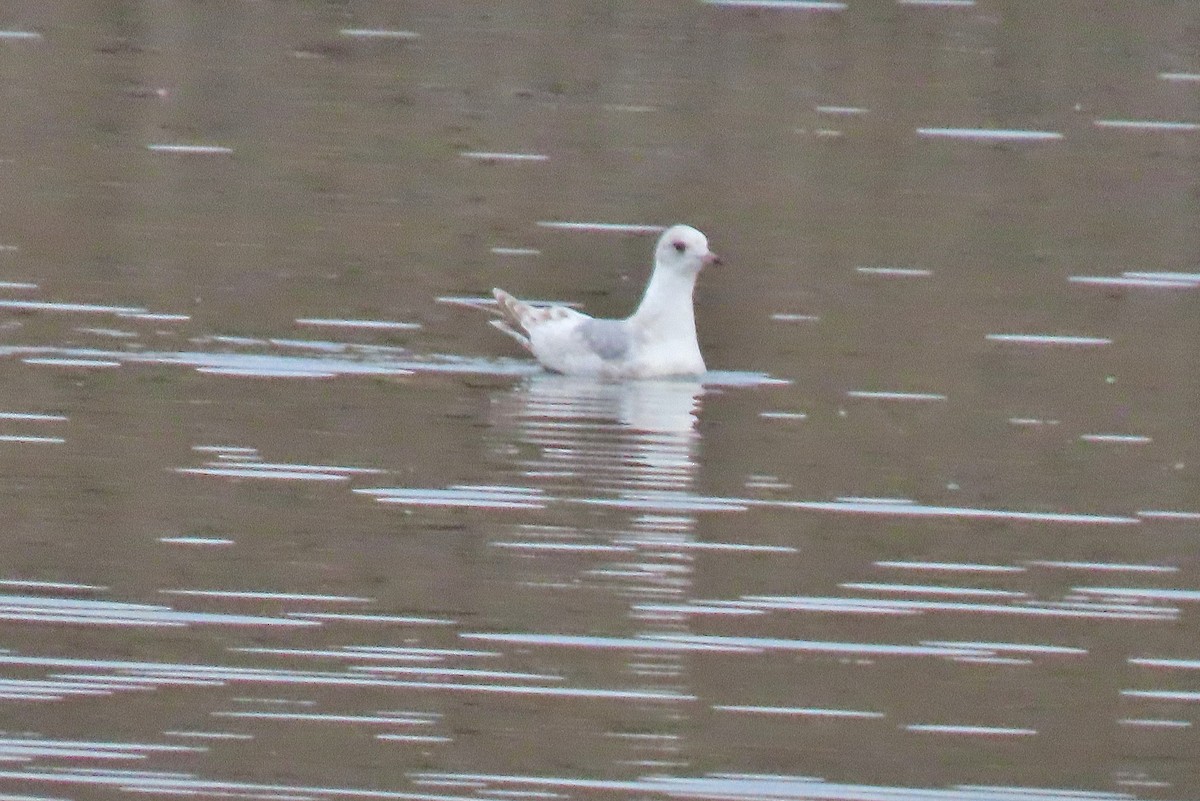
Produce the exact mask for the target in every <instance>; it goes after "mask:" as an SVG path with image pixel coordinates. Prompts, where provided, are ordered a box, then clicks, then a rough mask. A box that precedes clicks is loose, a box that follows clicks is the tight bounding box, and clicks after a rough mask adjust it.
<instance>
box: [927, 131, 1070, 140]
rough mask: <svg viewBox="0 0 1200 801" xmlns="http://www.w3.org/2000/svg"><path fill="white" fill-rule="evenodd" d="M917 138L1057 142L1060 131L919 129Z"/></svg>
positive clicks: (1059, 137) (1060, 136)
mask: <svg viewBox="0 0 1200 801" xmlns="http://www.w3.org/2000/svg"><path fill="white" fill-rule="evenodd" d="M917 136H923V137H933V138H942V139H975V140H980V141H988V142H1055V141H1058V140H1060V139H1062V138H1063V135H1062V134H1061V133H1059V132H1058V131H1024V130H1006V129H1002V128H918V129H917Z"/></svg>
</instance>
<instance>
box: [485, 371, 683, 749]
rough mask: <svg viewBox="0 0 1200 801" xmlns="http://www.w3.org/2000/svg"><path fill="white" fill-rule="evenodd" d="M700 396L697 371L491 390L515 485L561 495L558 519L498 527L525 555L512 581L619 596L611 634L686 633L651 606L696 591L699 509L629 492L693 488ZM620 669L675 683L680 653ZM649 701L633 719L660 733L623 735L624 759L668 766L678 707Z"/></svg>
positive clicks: (547, 378) (645, 682)
mask: <svg viewBox="0 0 1200 801" xmlns="http://www.w3.org/2000/svg"><path fill="white" fill-rule="evenodd" d="M703 395H704V387H703V385H702V384H701V383H700V382H699V381H694V380H663V381H630V382H624V383H614V382H603V381H597V380H595V379H588V378H580V377H568V376H559V375H550V374H546V375H538V376H533V377H531V378H530V379H528V380H527V381H525V382H523V383H521V384H519V385H517V386H515V387H512V388H511V389H508V390H506V391H504V392H502V393H497V395H495V396H494V397H493V400H492V408H491V423H492V434H493V449H494V452H495V453H497V454H498V455H500V456H501V457H502V458H504V459H505V460H506V461H509V462H510V464H512V466H513V467H514V468H516V469H517V470H519V471H520V473H521V482H522V483H524V484H528V485H532V486H533V487H536V488H538V489H540V490H543V491H545V493H546V494H547V495H549V496H553V497H555V498H557V499H559V500H561V501H566V503H564V504H561V505H560V506H559V508H560V509H561V510H562V512H561V513H560V515H559V516H557V517H556V518H552V519H550V520H545V519H543V520H541V521H539V522H538V523H536V524H531V523H525V524H517V525H516V526H514V527H513V528H512V529H509V530H508V531H507V532H506V535H507V536H508V537H511V538H512V540H511V541H510V543H509V544H510V545H511V546H517V547H519V548H520V549H521V550H518V551H516V552H518V553H521V552H524V553H528V554H530V556H529V557H528V558H527V559H526V560H524V561H523V562H522V567H523V568H524V569H523V570H521V571H520V573H519V574H518V575H519V576H520V578H518V582H520V583H522V584H524V585H525V586H527V587H529V588H531V590H533V591H538V589H539V588H541V590H542V591H546V590H550V591H553V592H556V593H557V592H562V591H564V590H568V591H570V592H571V593H572V595H573V596H574V597H576V598H578V597H579V595H577V593H584V592H595V593H599V594H600V598H608V599H610V600H616V601H617V603H618V604H623V605H627V606H626V608H627V610H628V611H627V613H626V615H625V616H624V622H623V623H622V622H621V621H619V620H610V621H609V622H608V623H607V628H608V629H609V630H611V631H612V632H613V633H618V634H628V635H632V636H637V635H650V634H663V633H670V634H679V633H688V632H689V627H688V625H687V621H686V620H685V619H682V618H681V617H678V616H671V615H663V614H661V613H658V612H655V611H651V610H653V609H654V608H655V605H656V604H661V603H662V602H663V601H685V600H687V599H689V598H690V597H691V595H692V585H693V581H694V576H693V560H694V551H693V550H692V547H691V546H692V545H693V544H694V543H695V541H696V525H697V517H696V515H695V514H694V513H693V512H692V511H691V510H686V509H678V510H676V509H671V510H670V511H667V510H665V509H664V510H651V509H648V508H647V507H646V505H645V504H644V503H641V502H638V501H637V500H636V499H637V498H641V497H645V496H646V495H648V494H649V495H655V496H675V495H677V494H678V495H680V496H685V495H691V494H692V493H693V492H694V486H695V483H696V473H697V465H698V461H697V459H698V451H699V448H700V446H701V437H700V433H699V430H698V428H697V416H698V414H699V412H700V405H701V399H702V398H703ZM514 462H515V464H514ZM593 501H595V502H600V503H599V504H598V505H593V503H592V502H593ZM626 501H630V503H629V504H628V505H625V502H626ZM532 554H542V555H543V556H542V557H541V558H537V557H534V556H532ZM597 601H598V602H599V603H598V604H597V605H598V606H600V607H601V608H602V607H603V602H600V601H599V598H598V599H597ZM544 625H545V624H544V623H543V624H542V626H543V627H544ZM574 633H579V632H574ZM624 669H625V671H626V673H627V674H629V676H628V678H627V679H626V681H629V680H632V681H634V682H636V683H637V685H638V686H639V687H644V688H650V689H663V690H671V691H676V690H678V688H679V687H680V686H685V685H686V683H687V676H686V674H687V672H688V662H687V661H686V660H685V659H684V658H682V657H681V656H680V655H679V654H677V653H675V652H671V651H661V652H651V653H641V654H637V655H636V656H632V657H631V658H630V660H629V661H628V662H627V663H626V665H625V668H624ZM657 710H658V711H657V712H656V713H655V714H654V715H652V716H651V720H650V721H647V720H645V719H643V720H641V721H640V722H639V725H640V726H649V727H650V728H651V729H652V730H654V731H655V732H657V734H656V736H655V737H654V738H651V739H645V740H643V739H639V740H636V741H631V742H630V744H629V751H628V752H627V753H626V757H627V760H626V761H627V762H628V763H629V764H637V765H641V764H651V763H654V764H659V763H660V762H661V761H662V760H664V759H666V760H667V761H668V762H671V763H672V764H674V761H675V760H677V759H678V758H679V757H680V756H681V755H682V754H681V753H680V749H681V748H682V746H683V743H684V742H685V739H684V738H683V737H682V733H681V730H680V725H681V721H683V720H684V719H685V718H684V713H683V711H682V710H681V709H679V708H675V707H674V706H673V705H660V706H659V707H657Z"/></svg>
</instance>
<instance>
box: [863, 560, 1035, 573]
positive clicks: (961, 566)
mask: <svg viewBox="0 0 1200 801" xmlns="http://www.w3.org/2000/svg"><path fill="white" fill-rule="evenodd" d="M875 566H876V567H896V568H903V569H906V570H945V571H949V572H964V573H1024V572H1025V568H1023V567H1015V566H1013V565H980V564H972V563H964V562H876V563H875Z"/></svg>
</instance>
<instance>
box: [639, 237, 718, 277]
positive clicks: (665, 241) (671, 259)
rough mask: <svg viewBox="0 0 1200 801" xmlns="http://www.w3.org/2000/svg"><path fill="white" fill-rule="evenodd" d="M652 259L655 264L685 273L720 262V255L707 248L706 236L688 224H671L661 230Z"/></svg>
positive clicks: (697, 270)
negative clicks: (664, 229)
mask: <svg viewBox="0 0 1200 801" xmlns="http://www.w3.org/2000/svg"><path fill="white" fill-rule="evenodd" d="M654 260H655V265H656V266H660V267H665V268H667V269H669V270H673V271H676V272H679V273H682V274H685V275H686V274H691V275H694V274H696V273H698V272H700V271H701V270H702V269H704V268H705V267H706V266H708V265H710V264H720V263H721V259H720V257H719V256H717V254H715V253H713V252H712V251H711V250H709V249H708V237H706V236H705V235H704V234H702V233H700V232H699V231H697V230H696V229H695V228H693V227H691V226H690V225H672V226H671V227H670V228H668V229H667V230H666V231H663V234H662V236H660V237H659V238H658V245H657V247H656V248H655V250H654Z"/></svg>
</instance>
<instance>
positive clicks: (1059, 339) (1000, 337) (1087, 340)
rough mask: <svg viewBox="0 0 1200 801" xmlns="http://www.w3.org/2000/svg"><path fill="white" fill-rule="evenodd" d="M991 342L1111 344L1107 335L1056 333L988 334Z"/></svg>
mask: <svg viewBox="0 0 1200 801" xmlns="http://www.w3.org/2000/svg"><path fill="white" fill-rule="evenodd" d="M986 338H987V339H988V340H991V341H992V342H1012V343H1016V344H1019V345H1111V344H1112V340H1111V339H1109V338H1107V337H1083V336H1060V335H1057V334H988V335H987V337H986Z"/></svg>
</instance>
